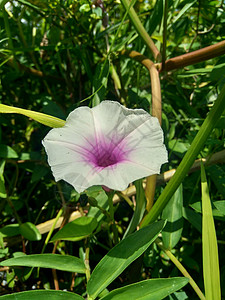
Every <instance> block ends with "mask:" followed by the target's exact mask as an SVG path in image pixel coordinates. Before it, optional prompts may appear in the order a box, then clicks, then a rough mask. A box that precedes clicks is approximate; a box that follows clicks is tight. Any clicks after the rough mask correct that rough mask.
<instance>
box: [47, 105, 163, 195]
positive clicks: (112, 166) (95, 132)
mask: <svg viewBox="0 0 225 300" xmlns="http://www.w3.org/2000/svg"><path fill="white" fill-rule="evenodd" d="M42 143H43V145H44V147H45V150H46V152H47V155H48V163H49V165H50V166H51V169H52V172H53V175H54V177H55V180H56V181H58V180H60V179H63V180H65V181H66V182H68V183H69V184H71V185H72V186H73V187H74V188H75V190H76V191H77V192H79V193H81V192H83V191H84V190H86V189H87V188H89V187H91V186H93V185H102V186H105V187H107V188H109V189H112V190H117V191H123V190H125V189H126V188H127V186H128V184H129V183H131V182H133V181H134V180H137V179H140V178H143V177H146V176H149V175H152V174H158V173H160V167H161V165H162V164H163V163H165V162H167V151H166V148H165V145H164V144H163V131H162V129H161V127H160V125H159V122H158V119H157V118H155V117H152V116H151V115H149V114H148V113H147V112H146V111H144V110H143V109H128V108H126V107H124V106H122V105H121V104H119V103H118V102H116V101H108V100H106V101H103V102H101V103H100V104H99V105H97V106H95V107H93V108H89V107H86V106H85V107H84V106H83V107H79V108H77V109H75V110H74V111H72V112H71V113H70V114H69V116H68V118H67V120H66V123H65V125H64V126H63V127H61V128H54V129H52V130H50V131H49V133H48V134H47V135H46V137H45V138H44V140H43V141H42Z"/></svg>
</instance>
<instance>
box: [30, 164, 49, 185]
mask: <svg viewBox="0 0 225 300" xmlns="http://www.w3.org/2000/svg"><path fill="white" fill-rule="evenodd" d="M48 172H49V168H48V167H46V166H41V165H39V166H36V167H35V168H34V171H33V173H32V177H31V182H32V183H33V182H35V181H39V180H40V179H41V178H42V177H44V176H45V175H46V174H48Z"/></svg>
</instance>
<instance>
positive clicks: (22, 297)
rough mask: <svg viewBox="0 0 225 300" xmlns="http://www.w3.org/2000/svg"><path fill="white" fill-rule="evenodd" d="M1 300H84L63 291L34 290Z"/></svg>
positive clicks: (5, 296) (7, 296) (11, 295)
mask: <svg viewBox="0 0 225 300" xmlns="http://www.w3.org/2000/svg"><path fill="white" fill-rule="evenodd" d="M1 298H2V300H31V299H32V300H40V299H48V300H66V299H68V300H84V298H83V297H81V296H79V295H77V294H74V293H70V292H65V291H55V290H52V291H51V290H48V291H46V290H36V291H26V292H20V293H15V294H10V295H4V296H1Z"/></svg>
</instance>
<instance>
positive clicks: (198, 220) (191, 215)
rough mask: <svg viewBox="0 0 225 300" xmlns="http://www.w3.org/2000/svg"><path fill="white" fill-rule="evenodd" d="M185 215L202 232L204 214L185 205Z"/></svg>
mask: <svg viewBox="0 0 225 300" xmlns="http://www.w3.org/2000/svg"><path fill="white" fill-rule="evenodd" d="M183 217H184V218H185V219H186V220H188V221H189V223H190V224H191V225H193V226H194V227H195V228H196V229H197V230H198V231H199V232H200V233H201V232H202V216H201V215H200V214H198V213H196V212H195V211H194V210H193V209H190V208H189V207H183Z"/></svg>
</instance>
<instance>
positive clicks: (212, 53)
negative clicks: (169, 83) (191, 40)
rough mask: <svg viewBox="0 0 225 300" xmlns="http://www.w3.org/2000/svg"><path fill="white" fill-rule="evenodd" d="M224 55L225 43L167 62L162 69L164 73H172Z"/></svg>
mask: <svg viewBox="0 0 225 300" xmlns="http://www.w3.org/2000/svg"><path fill="white" fill-rule="evenodd" d="M223 54H225V41H222V42H219V43H217V44H215V45H211V46H208V47H205V48H202V49H199V50H196V51H193V52H190V53H186V54H183V55H180V56H176V57H173V58H170V59H168V60H167V61H166V62H165V68H164V69H162V71H171V70H175V69H179V68H183V67H186V66H189V65H193V64H196V63H199V62H202V61H205V60H208V59H211V58H214V57H217V56H220V55H223ZM161 67H162V66H161Z"/></svg>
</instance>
